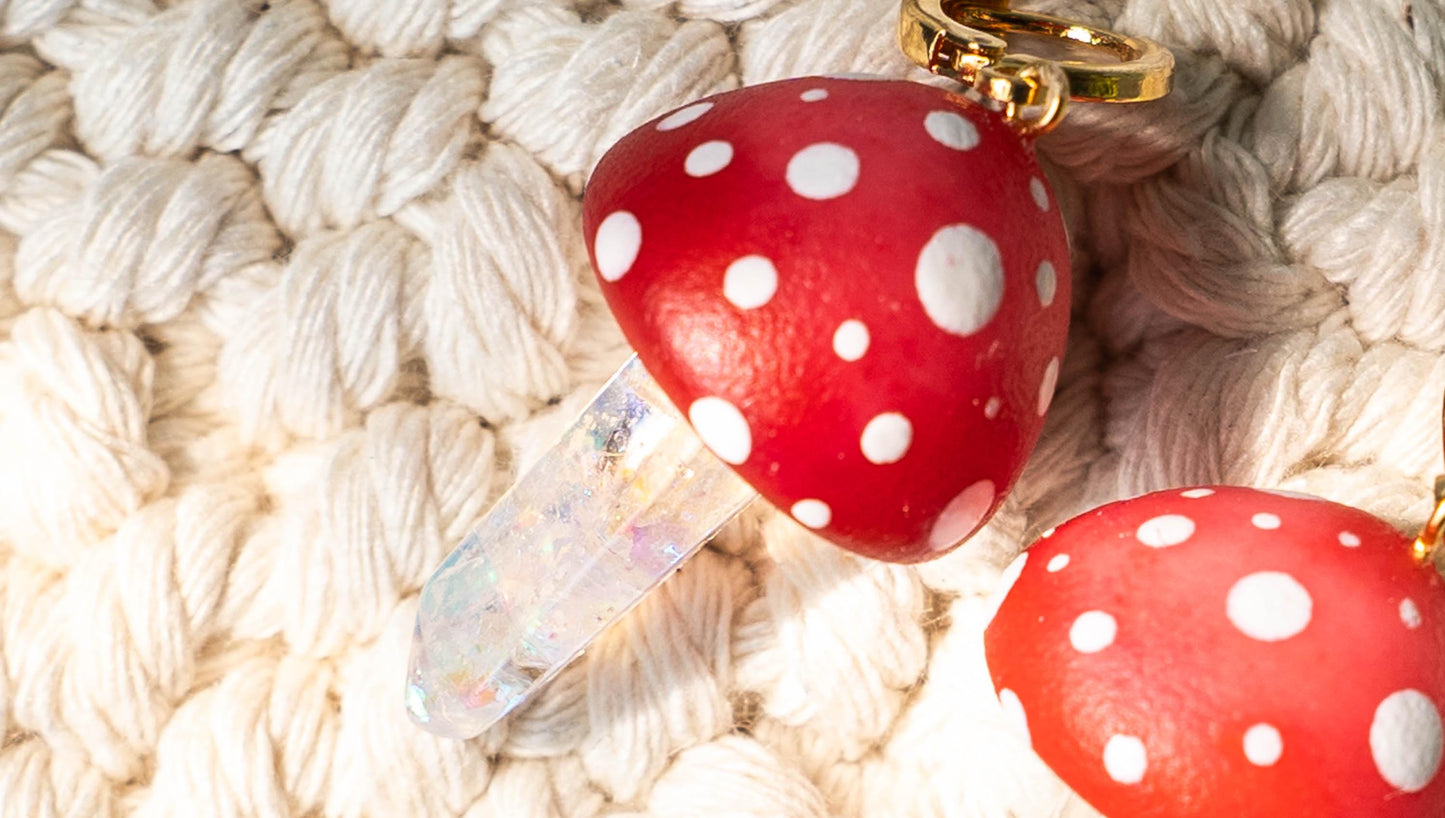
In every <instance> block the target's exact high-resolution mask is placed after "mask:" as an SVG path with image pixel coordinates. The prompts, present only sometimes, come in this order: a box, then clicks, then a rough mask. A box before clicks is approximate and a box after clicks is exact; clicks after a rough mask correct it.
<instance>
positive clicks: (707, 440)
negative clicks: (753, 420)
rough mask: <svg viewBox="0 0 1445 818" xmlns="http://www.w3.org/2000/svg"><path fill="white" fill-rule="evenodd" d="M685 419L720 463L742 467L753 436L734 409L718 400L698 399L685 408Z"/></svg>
mask: <svg viewBox="0 0 1445 818" xmlns="http://www.w3.org/2000/svg"><path fill="white" fill-rule="evenodd" d="M687 419H688V420H689V421H691V422H692V426H693V428H694V429H696V430H697V436H698V437H700V438H702V442H703V443H704V444H706V445H707V447H708V448H709V449H711V450H712V452H713V454H715V455H717V456H718V457H719V458H720V459H721V460H722V461H723V462H724V463H731V464H732V465H734V466H739V465H742V464H743V463H746V462H747V460H748V458H749V457H750V456H751V455H752V452H753V433H752V430H751V429H750V428H748V421H747V419H746V418H744V417H743V413H742V412H740V411H738V408H737V407H736V406H733V405H732V404H731V403H728V402H727V401H725V400H723V399H722V398H716V397H706V398H698V399H697V400H695V401H693V402H692V405H691V406H689V407H688V410H687Z"/></svg>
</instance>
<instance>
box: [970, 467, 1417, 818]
mask: <svg viewBox="0 0 1445 818" xmlns="http://www.w3.org/2000/svg"><path fill="white" fill-rule="evenodd" d="M1410 546H1411V543H1410V541H1409V540H1407V539H1406V538H1405V537H1404V536H1402V535H1401V534H1400V533H1399V532H1398V531H1396V530H1395V529H1393V528H1391V527H1390V526H1389V525H1388V524H1386V523H1384V522H1383V521H1381V520H1379V519H1377V518H1375V517H1373V516H1371V515H1369V514H1366V513H1365V512H1363V511H1360V510H1358V509H1353V508H1349V507H1347V506H1342V505H1338V504H1335V503H1330V502H1327V501H1324V500H1320V499H1317V498H1312V497H1304V496H1301V495H1283V494H1278V493H1272V492H1265V491H1259V490H1255V489H1244V488H1226V487H1213V488H1197V489H1187V490H1172V491H1166V492H1159V493H1156V494H1150V495H1147V496H1144V497H1139V498H1137V499H1133V500H1126V501H1124V502H1119V503H1111V504H1109V505H1106V506H1103V507H1102V508H1098V509H1095V510H1094V511H1091V512H1089V513H1087V514H1084V515H1082V516H1080V517H1076V518H1075V519H1073V520H1071V521H1069V522H1068V523H1066V524H1064V525H1062V526H1060V527H1059V528H1058V530H1057V531H1056V532H1054V533H1053V534H1052V535H1050V536H1048V537H1046V538H1045V539H1043V540H1041V541H1039V542H1038V543H1036V544H1035V545H1034V546H1033V547H1031V548H1030V549H1029V550H1028V551H1026V552H1025V553H1024V555H1023V556H1021V557H1020V558H1019V561H1018V562H1016V563H1015V564H1014V566H1012V567H1011V568H1010V571H1009V572H1007V573H1008V574H1009V575H1011V576H1013V577H1015V579H1014V581H1013V584H1012V587H1011V589H1010V590H1008V591H1007V596H1006V597H1005V598H1004V600H1003V603H1002V605H1001V606H1000V608H999V610H998V613H997V614H996V616H995V617H994V620H993V622H992V623H991V624H990V625H989V628H988V631H987V633H986V634H985V646H986V650H987V653H988V665H989V670H990V672H991V673H992V675H993V681H994V686H995V688H996V689H997V690H998V692H999V700H1000V702H1001V703H1002V704H1003V705H1004V707H1005V710H1007V711H1009V713H1010V714H1011V716H1012V717H1013V719H1014V721H1015V722H1016V723H1017V724H1019V725H1020V726H1021V727H1022V726H1024V725H1027V728H1026V730H1027V734H1028V735H1029V736H1030V737H1031V740H1032V744H1033V747H1034V750H1035V752H1037V753H1038V755H1039V756H1040V757H1042V758H1043V760H1044V761H1045V762H1046V763H1047V764H1048V765H1049V766H1050V767H1051V768H1053V770H1054V771H1055V772H1056V773H1058V775H1059V776H1060V777H1061V778H1062V779H1063V780H1064V781H1065V782H1066V783H1068V784H1069V785H1070V786H1071V787H1073V788H1074V790H1075V792H1077V793H1078V794H1079V795H1080V796H1082V797H1083V798H1084V799H1085V800H1086V801H1088V802H1089V803H1091V804H1093V805H1094V807H1095V808H1097V809H1099V810H1100V811H1101V812H1103V813H1104V814H1106V815H1108V816H1110V818H1142V816H1161V818H1162V816H1170V818H1204V817H1205V816H1208V818H1266V816H1267V817H1268V818H1279V817H1280V816H1291V818H1294V817H1295V816H1321V818H1323V817H1324V816H1330V817H1331V818H1333V817H1334V816H1352V818H1364V817H1365V816H1371V817H1372V818H1374V817H1378V818H1386V817H1387V816H1388V817H1392V818H1439V816H1441V815H1445V780H1442V778H1445V776H1441V775H1440V774H1439V773H1440V761H1441V749H1442V730H1441V717H1440V714H1441V712H1442V711H1441V708H1442V706H1445V588H1442V583H1441V579H1440V576H1439V575H1438V574H1437V573H1436V572H1435V571H1434V570H1433V569H1431V568H1428V567H1425V566H1421V565H1419V564H1417V563H1416V562H1415V560H1414V558H1413V556H1412V553H1411V548H1410Z"/></svg>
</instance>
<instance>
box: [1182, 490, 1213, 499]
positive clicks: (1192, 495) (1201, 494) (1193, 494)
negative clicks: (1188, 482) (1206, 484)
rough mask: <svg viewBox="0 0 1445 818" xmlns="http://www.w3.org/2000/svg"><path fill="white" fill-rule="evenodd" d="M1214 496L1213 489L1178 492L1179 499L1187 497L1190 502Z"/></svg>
mask: <svg viewBox="0 0 1445 818" xmlns="http://www.w3.org/2000/svg"><path fill="white" fill-rule="evenodd" d="M1212 494H1214V489H1189V490H1188V491H1181V492H1179V496H1180V497H1187V498H1189V499H1190V500H1200V499H1203V498H1205V497H1209V496H1210V495H1212Z"/></svg>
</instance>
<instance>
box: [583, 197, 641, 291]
mask: <svg viewBox="0 0 1445 818" xmlns="http://www.w3.org/2000/svg"><path fill="white" fill-rule="evenodd" d="M641 249H642V225H641V224H640V223H639V222H638V221H637V217H636V216H634V215H632V214H631V213H629V212H627V211H626V210H618V211H616V212H615V213H611V214H609V215H608V216H607V218H605V219H603V220H602V223H601V224H599V225H597V235H596V236H595V237H594V238H593V241H592V254H593V256H594V257H596V259H597V273H598V274H599V275H601V276H602V280H603V281H616V280H618V279H620V278H622V277H623V276H625V275H627V271H628V270H631V269H632V265H633V263H634V262H636V261H637V253H638V252H639V251H640V250H641Z"/></svg>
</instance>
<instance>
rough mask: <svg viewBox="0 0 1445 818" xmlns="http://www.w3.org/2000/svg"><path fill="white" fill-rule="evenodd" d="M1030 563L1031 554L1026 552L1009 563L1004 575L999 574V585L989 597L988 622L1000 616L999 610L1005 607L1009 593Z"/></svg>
mask: <svg viewBox="0 0 1445 818" xmlns="http://www.w3.org/2000/svg"><path fill="white" fill-rule="evenodd" d="M1028 561H1029V552H1027V551H1024V552H1022V553H1020V554H1019V555H1018V556H1017V557H1014V560H1013V562H1011V563H1009V564H1008V567H1007V568H1005V569H1003V573H1002V574H999V576H998V584H997V585H995V586H994V587H993V594H991V595H990V596H989V612H988V621H989V622H990V623H992V622H993V618H994V617H995V616H997V615H998V609H999V608H1000V607H1002V606H1003V602H1004V600H1005V599H1007V598H1008V593H1009V591H1012V590H1013V587H1014V583H1016V582H1018V581H1019V575H1020V574H1022V573H1023V572H1024V566H1025V565H1027V564H1028Z"/></svg>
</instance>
